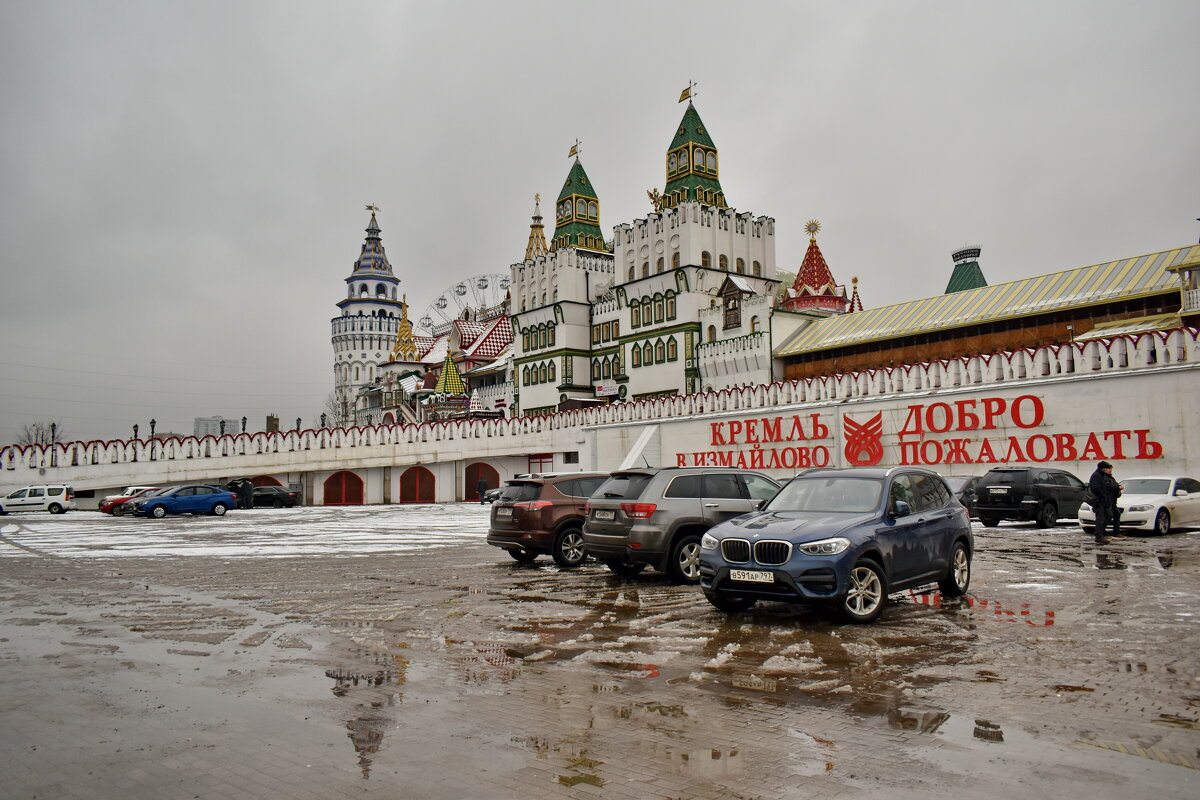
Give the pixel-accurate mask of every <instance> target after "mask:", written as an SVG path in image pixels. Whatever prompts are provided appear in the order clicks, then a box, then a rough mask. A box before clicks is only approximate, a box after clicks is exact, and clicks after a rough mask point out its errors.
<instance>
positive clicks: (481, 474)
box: [463, 461, 500, 500]
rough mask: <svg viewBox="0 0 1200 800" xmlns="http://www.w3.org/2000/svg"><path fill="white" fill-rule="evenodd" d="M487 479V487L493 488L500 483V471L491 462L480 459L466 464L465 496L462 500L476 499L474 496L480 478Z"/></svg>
mask: <svg viewBox="0 0 1200 800" xmlns="http://www.w3.org/2000/svg"><path fill="white" fill-rule="evenodd" d="M481 479H482V480H485V481H487V488H489V489H495V488H496V487H497V486H499V485H500V473H499V472H497V471H496V468H495V467H493V466H492V465H491V464H485V463H484V462H482V461H476V462H475V463H473V464H468V465H467V473H466V479H465V481H464V483H465V489H464V491H465V493H466V495H467V496H466V497H464V498H463V499H464V500H478V499H479V497H477V496H476V486H478V485H479V481H480V480H481Z"/></svg>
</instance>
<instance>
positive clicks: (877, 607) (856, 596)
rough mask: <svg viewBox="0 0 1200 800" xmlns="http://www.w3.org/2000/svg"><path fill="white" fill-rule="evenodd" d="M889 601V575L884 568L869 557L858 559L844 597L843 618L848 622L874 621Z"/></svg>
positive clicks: (851, 571)
mask: <svg viewBox="0 0 1200 800" xmlns="http://www.w3.org/2000/svg"><path fill="white" fill-rule="evenodd" d="M886 602H887V577H886V576H885V575H884V574H883V568H882V567H880V566H879V565H878V564H876V563H875V562H874V561H872V560H871V559H869V558H864V559H861V560H860V561H858V562H857V563H856V564H855V565H854V568H853V569H851V570H850V582H849V585H848V586H847V587H846V596H845V597H843V598H842V605H841V612H842V619H844V620H846V621H847V622H853V623H856V624H857V623H864V622H874V621H875V619H876V618H877V617H878V616H879V615H880V614H882V613H883V606H884V603H886Z"/></svg>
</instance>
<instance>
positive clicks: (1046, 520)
mask: <svg viewBox="0 0 1200 800" xmlns="http://www.w3.org/2000/svg"><path fill="white" fill-rule="evenodd" d="M1057 522H1058V506H1056V505H1054V503H1042V507H1041V508H1039V509H1038V514H1037V519H1036V520H1035V524H1036V525H1037V526H1038V527H1039V528H1053V527H1054V526H1055V524H1056V523H1057Z"/></svg>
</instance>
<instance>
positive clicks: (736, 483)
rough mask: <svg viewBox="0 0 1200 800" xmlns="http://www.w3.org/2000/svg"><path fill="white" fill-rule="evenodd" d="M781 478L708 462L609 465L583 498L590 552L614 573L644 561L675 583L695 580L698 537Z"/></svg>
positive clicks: (749, 507) (758, 500) (635, 569)
mask: <svg viewBox="0 0 1200 800" xmlns="http://www.w3.org/2000/svg"><path fill="white" fill-rule="evenodd" d="M777 491H779V484H778V483H776V482H775V481H773V480H771V479H770V478H768V477H767V476H766V475H761V474H759V473H757V472H747V471H746V470H741V469H728V468H725V469H722V468H714V467H666V468H663V469H655V468H646V469H630V470H624V471H621V472H614V473H613V474H612V475H611V476H610V477H609V479H608V480H607V481H605V482H604V484H603V485H601V486H600V488H599V489H597V490H596V492H595V494H593V495H592V498H591V500H589V501H588V507H587V519H586V520H585V522H584V525H583V541H584V543H585V544H586V545H587V552H588V555H590V556H592V557H593V558H596V559H598V560H600V561H603V562H604V563H605V564H606V565H608V568H609V569H611V570H612V571H613V572H615V573H616V574H618V575H636V574H638V573H639V572H641V571H642V570H643V569H645V568H646V565H650V566H652V567H654V568H656V569H658V570H660V571H662V572H666V573H667V574H668V575H669V576H670V577H671V578H672V579H673V580H675V581H678V582H680V583H696V582H697V581H699V580H700V537H702V536H703V535H704V533H705V532H706V531H707V530H708V529H709V528H711V527H712V526H713V525H716V524H717V523H718V522H724V521H725V520H727V519H733V518H734V517H738V516H741V515H742V514H746V513H749V512H751V511H754V510H755V509H757V508H758V507H759V506H760V505H762V504H763V503H764V502H766V501H767V500H770V499H771V498H772V497H774V496H775V493H776V492H777Z"/></svg>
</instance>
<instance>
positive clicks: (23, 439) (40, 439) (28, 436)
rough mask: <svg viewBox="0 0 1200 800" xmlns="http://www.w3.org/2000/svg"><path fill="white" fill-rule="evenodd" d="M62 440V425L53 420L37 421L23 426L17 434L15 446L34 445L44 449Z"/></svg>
mask: <svg viewBox="0 0 1200 800" xmlns="http://www.w3.org/2000/svg"><path fill="white" fill-rule="evenodd" d="M63 440H64V434H63V426H62V423H61V422H59V421H58V420H56V419H54V420H51V419H44V420H43V419H39V420H34V421H33V422H31V423H29V424H27V425H25V426H23V427H22V428H21V431H20V433H18V434H17V444H19V445H21V446H26V445H31V444H36V445H41V446H43V447H45V446H46V445H51V444H54V443H56V442H61V441H63Z"/></svg>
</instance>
